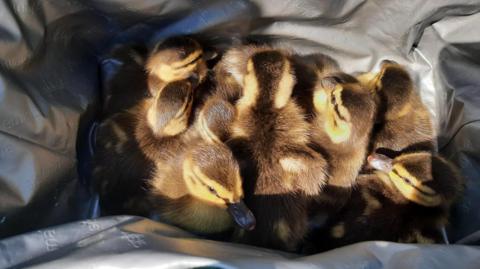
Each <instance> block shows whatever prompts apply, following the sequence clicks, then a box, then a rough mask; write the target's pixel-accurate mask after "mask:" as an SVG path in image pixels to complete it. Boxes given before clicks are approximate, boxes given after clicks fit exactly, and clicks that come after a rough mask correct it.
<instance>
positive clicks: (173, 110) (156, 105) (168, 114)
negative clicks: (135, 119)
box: [147, 80, 193, 136]
mask: <svg viewBox="0 0 480 269" xmlns="http://www.w3.org/2000/svg"><path fill="white" fill-rule="evenodd" d="M192 103H193V85H192V83H191V82H190V81H188V80H179V81H174V82H171V83H169V84H167V85H166V86H165V88H164V89H163V90H162V91H160V92H158V93H157V94H156V96H155V98H154V100H153V102H152V104H151V105H150V107H149V108H148V110H147V122H148V125H149V126H150V128H151V129H152V130H153V132H154V133H155V134H156V135H159V136H175V135H178V134H180V133H182V132H183V131H185V130H186V129H187V127H188V121H189V118H190V113H191V110H192Z"/></svg>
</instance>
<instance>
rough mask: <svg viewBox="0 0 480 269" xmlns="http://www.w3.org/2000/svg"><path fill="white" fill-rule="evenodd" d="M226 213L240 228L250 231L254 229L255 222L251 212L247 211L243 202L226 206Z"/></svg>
mask: <svg viewBox="0 0 480 269" xmlns="http://www.w3.org/2000/svg"><path fill="white" fill-rule="evenodd" d="M227 206H228V208H227V210H228V213H230V215H231V216H232V218H233V220H234V221H235V222H236V223H237V225H238V226H240V228H242V229H245V230H247V231H251V230H253V229H254V228H255V224H256V222H257V221H256V220H255V216H253V213H252V211H250V209H248V207H247V206H246V205H245V203H244V202H243V201H240V202H238V203H234V204H228V205H227Z"/></svg>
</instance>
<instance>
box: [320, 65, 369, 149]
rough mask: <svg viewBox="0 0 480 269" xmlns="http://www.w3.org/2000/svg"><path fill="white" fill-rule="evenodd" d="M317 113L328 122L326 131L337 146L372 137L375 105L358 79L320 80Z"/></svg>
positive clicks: (335, 77) (343, 76)
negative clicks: (370, 135)
mask: <svg viewBox="0 0 480 269" xmlns="http://www.w3.org/2000/svg"><path fill="white" fill-rule="evenodd" d="M313 98H314V100H313V104H314V108H315V112H316V113H317V114H319V115H322V118H323V119H324V122H323V124H324V126H323V127H324V130H325V132H326V133H327V135H328V136H329V138H330V140H331V141H332V142H333V143H335V144H338V143H343V142H347V141H354V140H356V139H357V138H360V137H364V136H366V135H368V134H369V133H370V130H371V127H372V125H373V120H374V115H375V109H376V105H375V101H374V97H373V95H372V94H371V93H370V92H369V91H368V89H367V88H365V87H364V86H362V85H361V84H360V83H359V81H358V80H357V79H355V78H354V77H352V76H350V75H348V74H345V73H336V74H332V75H330V76H328V77H325V78H322V79H320V80H319V81H318V82H317V84H316V86H315V90H314V95H313Z"/></svg>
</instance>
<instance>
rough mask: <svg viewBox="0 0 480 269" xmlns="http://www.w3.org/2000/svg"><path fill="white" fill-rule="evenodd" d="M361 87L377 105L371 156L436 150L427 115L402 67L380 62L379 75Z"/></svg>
mask: <svg viewBox="0 0 480 269" xmlns="http://www.w3.org/2000/svg"><path fill="white" fill-rule="evenodd" d="M364 84H366V85H368V86H369V87H370V89H371V90H372V91H373V92H374V93H375V94H376V96H377V98H378V105H379V110H378V114H377V120H376V126H375V132H374V133H373V137H372V146H371V152H372V153H374V152H378V153H382V154H385V155H388V156H390V157H395V156H396V155H398V154H400V153H404V152H413V151H419V150H425V151H433V150H435V141H434V130H433V125H432V120H431V117H430V114H429V112H428V110H427V108H426V107H425V105H424V104H423V103H422V101H421V98H420V96H419V95H418V94H417V92H416V91H415V89H414V86H413V81H412V79H411V77H410V75H409V74H408V72H407V71H406V70H405V69H404V68H403V67H402V66H400V65H398V64H396V63H393V62H390V61H386V62H383V63H382V67H381V70H380V72H379V73H378V74H377V75H376V76H375V77H374V78H373V79H367V80H364Z"/></svg>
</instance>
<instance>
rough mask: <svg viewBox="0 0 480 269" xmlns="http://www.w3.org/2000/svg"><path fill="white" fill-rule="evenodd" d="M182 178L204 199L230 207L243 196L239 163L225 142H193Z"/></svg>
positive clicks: (192, 190)
mask: <svg viewBox="0 0 480 269" xmlns="http://www.w3.org/2000/svg"><path fill="white" fill-rule="evenodd" d="M183 178H184V180H185V183H186V186H187V187H188V191H189V193H190V194H191V195H192V196H194V197H195V198H197V199H200V200H202V201H204V202H208V203H211V204H214V205H217V206H219V207H227V205H228V204H233V203H238V202H240V200H241V199H242V198H243V188H242V180H241V177H240V170H239V167H238V163H237V161H236V160H235V159H234V157H233V154H232V153H231V152H230V150H229V149H228V148H227V147H226V146H225V145H223V144H220V145H218V144H214V145H212V144H208V143H201V144H200V145H198V146H194V148H193V149H192V150H191V151H190V152H189V154H188V155H187V158H185V160H184V162H183Z"/></svg>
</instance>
